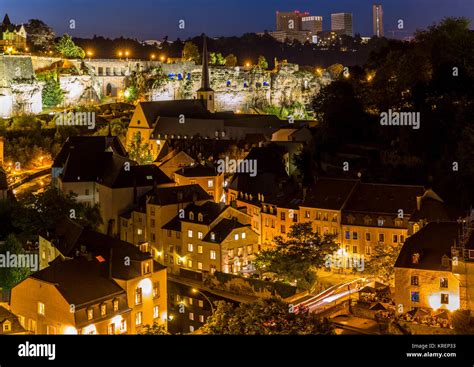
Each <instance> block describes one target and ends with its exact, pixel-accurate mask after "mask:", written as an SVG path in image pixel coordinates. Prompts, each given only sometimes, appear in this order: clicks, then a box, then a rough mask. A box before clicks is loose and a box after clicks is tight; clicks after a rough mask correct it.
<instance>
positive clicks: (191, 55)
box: [183, 41, 201, 63]
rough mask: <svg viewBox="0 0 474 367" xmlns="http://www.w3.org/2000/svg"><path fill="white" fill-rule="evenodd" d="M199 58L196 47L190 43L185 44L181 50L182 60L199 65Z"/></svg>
mask: <svg viewBox="0 0 474 367" xmlns="http://www.w3.org/2000/svg"><path fill="white" fill-rule="evenodd" d="M200 58H201V57H200V55H199V49H198V47H197V46H196V45H195V44H194V43H193V42H191V41H188V42H186V43H185V44H184V48H183V59H185V60H187V61H194V62H195V63H199V62H200Z"/></svg>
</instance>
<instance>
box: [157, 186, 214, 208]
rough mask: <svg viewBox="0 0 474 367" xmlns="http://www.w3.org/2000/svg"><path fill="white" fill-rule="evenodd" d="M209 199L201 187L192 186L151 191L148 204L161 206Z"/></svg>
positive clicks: (160, 188) (159, 188) (158, 188)
mask: <svg viewBox="0 0 474 367" xmlns="http://www.w3.org/2000/svg"><path fill="white" fill-rule="evenodd" d="M210 199H212V197H211V196H210V195H209V194H208V193H207V192H206V191H204V190H203V189H202V187H201V186H199V185H197V184H194V185H184V186H171V187H157V188H156V189H155V190H153V191H152V193H151V196H150V198H149V201H148V202H149V204H153V205H161V206H163V205H172V204H180V203H190V202H193V201H203V200H210Z"/></svg>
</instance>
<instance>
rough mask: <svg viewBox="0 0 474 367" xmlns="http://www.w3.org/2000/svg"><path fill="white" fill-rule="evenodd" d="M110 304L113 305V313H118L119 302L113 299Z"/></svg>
mask: <svg viewBox="0 0 474 367" xmlns="http://www.w3.org/2000/svg"><path fill="white" fill-rule="evenodd" d="M112 303H113V306H114V312H116V311H118V309H119V301H118V300H117V299H114V301H113V302H112Z"/></svg>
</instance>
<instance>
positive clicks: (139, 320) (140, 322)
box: [135, 312, 143, 326]
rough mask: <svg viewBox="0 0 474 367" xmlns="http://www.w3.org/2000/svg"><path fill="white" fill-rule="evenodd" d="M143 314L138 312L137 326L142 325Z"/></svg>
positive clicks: (136, 316) (136, 317)
mask: <svg viewBox="0 0 474 367" xmlns="http://www.w3.org/2000/svg"><path fill="white" fill-rule="evenodd" d="M142 316H143V315H142V313H141V312H137V314H136V315H135V325H137V326H138V325H141V324H142Z"/></svg>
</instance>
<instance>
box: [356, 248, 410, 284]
mask: <svg viewBox="0 0 474 367" xmlns="http://www.w3.org/2000/svg"><path fill="white" fill-rule="evenodd" d="M402 246H403V244H402V243H396V244H384V243H381V242H377V243H376V244H375V246H374V247H373V248H372V253H371V255H370V258H369V259H368V260H366V261H365V272H366V273H367V274H370V275H376V276H378V277H380V279H382V280H383V281H384V282H386V283H392V282H393V281H394V276H395V261H396V260H397V257H398V255H399V254H400V250H401V249H402Z"/></svg>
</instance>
